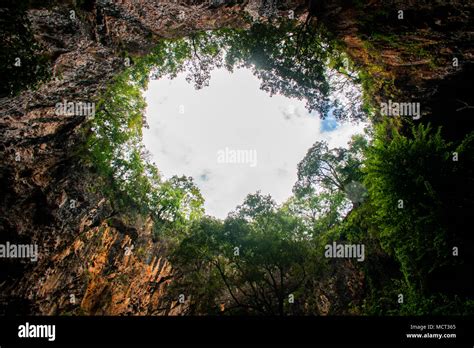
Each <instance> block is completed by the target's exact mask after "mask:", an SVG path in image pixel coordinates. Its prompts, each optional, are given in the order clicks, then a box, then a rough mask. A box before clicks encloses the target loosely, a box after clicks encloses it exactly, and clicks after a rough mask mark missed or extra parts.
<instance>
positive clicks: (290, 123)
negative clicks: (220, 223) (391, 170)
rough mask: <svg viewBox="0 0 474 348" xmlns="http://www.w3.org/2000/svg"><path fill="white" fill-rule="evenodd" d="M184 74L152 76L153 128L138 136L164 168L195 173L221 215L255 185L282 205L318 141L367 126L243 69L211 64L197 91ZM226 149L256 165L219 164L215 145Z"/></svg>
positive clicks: (209, 205) (209, 206)
mask: <svg viewBox="0 0 474 348" xmlns="http://www.w3.org/2000/svg"><path fill="white" fill-rule="evenodd" d="M185 76H186V73H183V74H180V75H178V77H177V78H175V79H173V80H169V79H167V78H162V79H159V80H152V81H150V83H149V86H148V90H147V91H146V93H145V98H146V101H147V104H148V108H147V111H146V118H147V122H148V124H149V126H150V128H149V129H144V130H143V140H144V143H145V146H146V147H147V149H148V150H149V151H150V152H151V154H152V156H153V158H152V160H153V161H154V162H155V163H156V164H157V167H158V169H159V171H160V172H161V174H162V175H163V176H164V177H165V178H169V177H171V176H173V175H186V176H192V177H193V178H194V180H195V183H196V184H197V185H198V187H199V188H200V190H201V193H202V195H203V197H204V199H205V209H206V214H208V215H212V216H215V217H218V218H225V217H226V216H227V214H228V213H229V212H230V211H232V210H234V209H235V207H236V206H237V205H239V204H241V203H242V202H243V200H244V198H245V197H246V195H247V194H249V193H255V192H256V191H257V190H261V191H262V193H263V194H271V195H272V197H273V198H274V199H275V200H276V201H277V202H278V203H283V202H284V201H285V200H286V199H287V198H288V197H290V196H291V189H292V187H293V185H294V183H295V182H296V179H297V165H298V163H299V162H300V161H301V160H302V159H303V158H304V156H305V154H306V152H307V151H308V149H309V148H310V147H311V145H312V144H313V143H314V142H315V141H317V140H323V139H324V140H326V141H328V143H329V146H330V147H338V146H346V145H347V141H348V140H349V139H350V137H351V136H352V135H353V134H356V133H360V132H362V129H363V127H364V124H359V125H351V124H350V123H348V124H344V125H338V124H336V122H335V120H327V121H321V120H320V118H319V117H318V116H317V115H314V114H313V115H310V114H309V113H308V112H307V110H306V109H305V108H304V102H303V101H299V100H297V99H288V98H286V97H284V96H281V95H274V96H273V97H270V96H269V94H267V93H266V92H264V91H261V90H260V88H259V86H260V81H259V80H258V79H257V78H256V77H255V76H253V74H252V73H251V71H250V70H247V69H236V70H235V71H234V73H230V72H228V71H227V70H225V69H216V70H214V71H213V72H212V73H211V80H210V85H209V87H205V88H203V89H201V90H196V89H195V88H194V86H193V84H190V83H188V82H186V81H185ZM292 110H293V112H292ZM226 147H227V148H228V149H229V150H256V153H257V165H256V166H251V163H247V164H235V163H219V162H218V151H219V150H225V148H226Z"/></svg>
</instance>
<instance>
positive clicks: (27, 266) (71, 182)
mask: <svg viewBox="0 0 474 348" xmlns="http://www.w3.org/2000/svg"><path fill="white" fill-rule="evenodd" d="M60 3H61V4H56V3H55V2H51V4H49V5H48V6H39V5H35V2H33V5H31V6H30V7H29V8H27V9H26V17H27V19H28V21H29V22H30V25H31V32H32V34H33V36H34V40H35V41H36V42H37V43H39V44H40V46H41V47H42V50H43V55H44V56H45V57H47V64H48V69H49V72H50V75H51V78H50V79H49V80H47V81H46V82H45V83H43V84H41V85H40V86H39V87H38V88H37V89H28V90H23V91H21V93H19V94H18V95H16V96H4V97H2V98H1V99H0V117H1V118H0V133H1V138H2V143H1V146H0V152H1V156H0V185H1V191H2V194H1V196H0V236H1V237H0V238H1V241H2V242H5V241H10V242H17V243H34V244H37V245H38V246H39V258H38V261H37V262H30V261H24V262H20V261H19V260H9V261H2V266H1V272H2V273H1V279H0V282H1V283H0V294H1V301H2V305H1V311H2V312H3V313H4V314H111V315H118V314H139V315H140V314H143V315H153V314H157V315H161V314H180V313H182V312H183V308H182V307H183V306H184V305H179V304H178V303H176V301H171V300H169V299H167V298H168V297H167V296H165V293H166V288H167V284H169V282H170V281H172V270H171V267H170V264H169V263H168V262H167V260H166V259H165V258H164V257H161V256H160V255H164V254H165V253H164V252H165V250H166V246H165V245H161V244H160V243H155V242H153V240H152V238H151V226H150V223H149V221H148V220H146V219H145V218H144V219H143V221H129V220H128V219H127V217H126V212H115V211H113V209H112V207H111V204H110V202H109V201H108V199H107V197H102V196H101V195H99V194H98V193H95V192H94V190H93V189H92V183H94V182H95V181H96V180H97V178H96V177H95V175H96V174H94V172H93V171H92V169H91V168H88V167H87V166H86V165H84V164H83V163H79V162H77V161H76V160H75V158H76V157H75V156H74V149H75V147H76V145H77V142H78V141H79V139H80V130H81V125H82V124H83V122H84V121H85V117H83V116H63V115H56V113H55V104H56V103H57V102H60V101H63V100H70V101H71V100H75V101H93V100H96V98H97V96H98V95H99V94H100V92H101V91H102V90H103V89H104V87H105V86H106V85H107V83H108V82H109V81H110V80H111V78H112V77H113V76H114V75H116V74H117V73H119V72H120V71H121V70H122V69H124V68H125V64H124V59H123V57H122V56H121V54H122V53H123V52H124V51H126V52H128V53H129V54H135V55H136V54H138V55H144V54H146V53H147V52H149V50H150V49H151V48H152V47H153V46H154V43H155V42H156V41H157V40H158V39H159V38H163V37H166V38H169V37H176V36H183V35H187V34H189V33H192V32H193V31H196V30H202V29H215V28H221V27H228V26H231V27H244V26H246V25H247V24H246V21H245V20H244V19H245V17H246V16H250V17H253V18H260V19H262V20H265V18H266V16H267V15H268V13H270V12H275V11H277V12H278V11H280V15H286V11H287V10H290V9H293V10H295V12H296V14H297V15H298V14H303V13H304V11H306V10H305V8H306V7H305V2H304V1H292V0H291V1H287V2H285V4H283V5H282V4H280V5H279V6H278V7H277V6H276V2H271V1H265V0H248V1H245V2H242V3H239V2H228V1H214V2H207V1H206V2H203V1H193V0H188V1H185V2H180V3H177V2H171V1H170V2H168V1H167V2H157V1H153V0H133V1H132V0H116V1H107V0H97V1H83V2H80V3H81V5H80V6H78V5H76V2H75V1H69V2H60ZM341 3H342V4H344V2H341ZM341 3H339V2H337V1H336V2H327V3H326V2H320V3H319V4H318V6H313V7H312V10H311V11H314V15H315V16H316V17H317V18H318V19H317V20H321V21H324V22H325V23H327V24H328V26H329V28H330V30H332V32H333V34H334V35H335V36H336V37H338V38H339V39H340V40H341V41H343V42H344V43H345V44H346V45H347V49H348V51H349V53H350V54H351V56H352V57H353V59H354V60H355V62H356V63H357V64H358V65H359V66H360V67H366V68H369V69H372V70H374V69H376V71H375V72H374V71H371V73H372V74H375V75H376V74H379V75H380V77H382V78H383V79H385V80H390V79H391V80H394V81H395V84H396V85H397V86H396V87H400V86H401V85H403V86H408V87H404V91H405V92H406V93H407V94H408V95H409V94H412V95H416V97H420V96H425V95H426V93H428V92H429V93H431V94H430V95H431V96H432V98H435V97H436V96H437V98H439V94H438V95H437V94H436V93H441V92H439V91H440V90H441V87H440V88H439V89H438V86H439V85H440V81H441V80H443V79H444V80H446V79H448V80H452V81H453V82H452V83H453V84H455V83H456V76H457V74H460V73H471V74H472V70H469V69H468V68H467V62H468V61H470V60H471V61H472V58H473V54H474V51H473V48H472V45H470V46H469V45H467V44H466V42H468V41H472V33H473V30H472V24H470V23H469V14H472V6H471V7H469V6H468V5H466V4H464V3H463V2H461V1H460V2H455V4H454V5H453V6H452V8H451V9H452V10H451V12H443V11H440V12H439V14H438V17H439V18H438V17H433V18H432V19H430V22H429V23H428V22H423V23H424V24H423V25H421V24H420V27H419V28H416V30H415V31H414V32H413V33H412V34H410V35H412V39H413V40H415V41H416V40H418V41H420V42H421V43H422V44H423V45H426V46H427V47H428V46H429V47H434V48H433V49H434V50H435V51H436V54H437V57H438V60H439V61H437V65H435V66H433V65H430V64H428V63H429V62H427V61H426V59H427V58H426V59H425V60H423V59H418V58H417V57H413V56H411V55H409V54H408V51H409V49H408V48H406V47H403V45H401V46H400V47H399V48H398V49H395V48H394V47H392V46H390V45H389V44H387V43H386V42H385V41H383V40H381V41H374V42H373V47H366V46H365V45H364V41H363V40H362V39H361V38H360V35H359V33H361V32H362V33H363V34H364V35H368V34H367V33H366V32H364V30H365V31H367V28H365V29H364V27H363V26H361V25H360V23H361V19H360V16H361V13H364V11H365V13H367V11H369V13H370V11H371V10H372V11H373V13H376V11H379V10H380V7H381V4H380V3H381V2H380V3H379V2H377V1H372V2H370V3H369V4H367V5H364V7H362V8H358V7H357V6H355V5H350V6H349V5H342V4H341ZM417 3H418V2H417ZM402 5H403V6H405V7H407V5H406V4H401V3H400V4H398V3H397V2H394V4H393V6H394V8H397V7H396V6H402ZM412 6H415V5H414V4H412ZM416 6H421V7H422V6H423V4H422V5H416ZM421 7H420V8H421ZM384 8H385V6H384ZM426 11H428V10H426ZM9 13H10V10H7V9H4V10H2V15H4V16H8V15H9ZM407 13H408V15H409V14H410V10H409V11H408V12H407ZM446 13H448V14H446ZM446 16H454V17H455V18H456V21H457V22H456V21H455V23H457V24H456V25H455V27H451V24H450V25H448V24H446V23H448V18H447V17H446ZM439 21H440V22H439ZM452 22H453V21H449V23H452ZM407 23H416V21H410V22H407ZM427 23H428V24H427ZM390 25H392V24H390ZM390 25H389V24H387V26H386V28H387V31H388V32H389V31H390V30H394V29H393V26H392V29H390ZM410 25H411V24H410ZM410 25H409V26H408V27H409V28H408V29H407V31H409V29H410V28H411V27H410ZM438 27H439V30H435V29H434V28H438ZM462 33H464V34H462ZM10 34H11V35H13V34H14V33H10ZM406 35H407V36H405V38H404V39H403V40H407V39H408V34H406ZM369 41H370V40H369ZM384 45H385V46H384ZM430 49H431V48H430ZM374 52H378V53H377V54H379V55H381V56H384V57H388V58H389V59H388V60H384V61H385V62H388V63H384V66H381V65H380V64H375V63H374V61H376V56H375V53H374ZM453 55H455V56H456V57H458V58H459V61H460V62H461V64H464V63H466V64H464V65H463V66H462V67H461V68H457V67H453V66H452V64H451V65H450V64H448V63H449V62H451V60H452V58H453V57H452V56H453ZM415 58H417V59H418V60H416V61H413V60H412V59H415ZM401 66H410V69H400V67H401ZM469 71H470V72H469ZM407 81H408V84H406V83H405V82H407ZM404 83H405V84H404ZM442 88H444V89H449V88H447V87H446V86H444V87H442ZM376 91H377V92H378V94H377V97H384V93H385V92H384V90H383V89H382V87H380V88H379V89H377V90H376ZM460 93H461V96H460V98H459V99H461V100H462V102H465V103H468V104H469V103H470V100H471V99H469V98H471V97H469V98H468V96H467V95H465V94H466V93H465V91H464V92H460ZM450 103H451V102H450ZM452 103H453V104H452V107H455V104H454V103H455V101H453V102H452ZM472 104H473V103H471V104H470V105H472ZM462 106H463V105H459V107H462ZM462 112H463V111H461V113H462ZM458 115H459V113H458ZM132 246H133V249H132ZM347 277H348V279H349V280H350V282H352V283H358V282H359V281H361V279H360V277H359V276H357V275H356V271H354V272H353V274H352V276H350V275H348V276H347ZM344 279H346V278H344ZM333 288H334V289H333V290H331V288H330V287H329V288H328V289H329V290H327V291H329V292H332V293H333V294H332V295H331V294H327V293H326V294H324V293H323V292H322V293H321V294H320V303H319V304H318V306H319V307H320V311H321V313H323V314H324V313H328V312H329V311H330V310H329V307H330V304H329V303H328V301H330V300H328V298H329V299H335V298H336V297H335V295H334V293H337V291H338V290H337V289H335V288H336V286H333ZM359 289H360V285H359V284H358V285H357V286H352V287H351V289H350V291H359ZM353 295H354V296H356V295H355V294H353ZM331 296H332V297H331Z"/></svg>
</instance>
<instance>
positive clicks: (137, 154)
mask: <svg viewBox="0 0 474 348" xmlns="http://www.w3.org/2000/svg"><path fill="white" fill-rule="evenodd" d="M124 60H125V62H126V64H127V65H130V58H128V57H125V58H124ZM132 63H133V64H132V66H131V67H130V68H129V69H127V70H126V71H125V72H124V73H123V74H122V75H120V76H119V77H118V78H117V79H116V80H115V82H114V84H113V85H112V86H111V87H110V88H109V89H108V90H107V92H106V93H105V94H104V97H103V99H102V100H101V101H100V102H99V103H98V108H97V109H98V112H97V116H96V117H95V120H94V124H93V127H92V132H93V133H92V136H91V137H90V141H89V145H90V148H91V152H92V154H93V156H94V158H95V161H96V162H98V163H99V165H98V168H99V170H102V171H104V172H105V173H106V174H107V175H109V176H110V177H112V178H113V179H112V180H113V181H114V182H113V183H112V185H113V186H114V187H115V188H116V189H118V191H119V192H122V193H124V192H126V195H127V196H128V197H122V198H121V199H119V200H117V201H119V202H123V204H124V205H131V206H134V207H137V208H138V210H142V211H145V212H151V213H152V215H156V218H157V220H158V221H164V220H172V221H175V220H176V219H181V218H183V219H189V218H191V217H192V216H193V215H196V216H197V215H201V214H202V213H204V212H205V213H207V214H209V215H212V216H215V217H218V218H222V219H224V218H225V217H226V215H227V214H228V213H229V212H231V210H232V209H233V208H234V207H236V206H237V205H238V204H239V203H240V202H242V201H243V199H244V198H245V196H246V195H247V194H251V193H252V192H263V193H265V194H270V195H271V196H272V197H273V198H275V199H276V201H277V202H278V203H279V204H282V203H284V202H285V201H286V200H287V199H289V198H290V197H291V195H292V188H293V186H294V184H295V182H296V180H297V166H298V163H299V162H300V161H301V160H302V159H303V157H304V155H305V154H306V152H307V151H308V149H309V148H310V147H311V145H313V143H314V142H315V141H318V140H320V141H322V140H325V141H326V142H327V143H328V144H329V145H330V147H347V146H348V142H349V141H350V139H351V136H352V135H354V134H356V133H362V132H363V129H364V127H366V126H367V123H366V122H365V120H366V110H364V103H363V100H362V91H361V88H360V86H359V82H360V81H359V77H358V75H357V73H356V72H355V71H354V69H353V68H352V67H351V66H350V63H349V59H348V57H347V56H345V55H344V54H343V53H341V52H340V51H339V50H338V49H337V48H336V47H333V46H331V44H330V42H329V41H327V40H326V39H325V38H324V36H323V35H322V34H321V33H320V32H319V31H318V30H316V29H311V28H309V27H305V26H301V25H298V24H297V23H295V22H293V21H287V20H284V21H281V22H279V23H278V24H277V25H275V24H268V23H267V24H262V23H256V24H254V25H252V27H251V28H250V29H248V30H239V29H232V30H231V29H222V30H217V31H204V32H198V33H195V34H192V35H190V36H188V37H184V38H180V39H172V40H163V41H161V42H160V43H159V44H158V46H157V47H156V48H155V49H154V50H153V52H152V53H151V54H149V55H148V56H146V57H144V58H141V59H139V60H137V61H135V62H132ZM211 77H212V80H213V82H214V84H215V86H214V85H213V83H212V82H211ZM257 164H259V165H257ZM154 186H158V187H160V189H158V190H157V192H154V190H153V189H152V187H154ZM163 188H164V189H163ZM176 189H179V190H181V194H180V195H178V196H179V198H176V193H172V192H173V191H174V190H176ZM116 191H117V190H116ZM164 191H165V192H164ZM121 196H123V195H121ZM165 197H166V198H165ZM203 204H204V207H202V205H203ZM164 205H166V206H164ZM157 207H158V209H157ZM204 208H205V209H204Z"/></svg>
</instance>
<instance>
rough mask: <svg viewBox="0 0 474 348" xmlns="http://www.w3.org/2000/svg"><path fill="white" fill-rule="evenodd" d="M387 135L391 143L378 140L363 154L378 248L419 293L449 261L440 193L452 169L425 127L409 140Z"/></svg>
mask: <svg viewBox="0 0 474 348" xmlns="http://www.w3.org/2000/svg"><path fill="white" fill-rule="evenodd" d="M392 136H393V139H392V141H390V142H387V141H383V140H382V139H381V138H377V139H376V140H375V141H374V146H373V147H372V148H371V149H370V151H369V152H368V159H367V162H366V166H367V167H366V172H367V177H366V185H367V188H368V190H369V192H370V196H371V199H372V201H373V204H374V205H375V206H376V207H377V211H376V213H375V214H374V216H373V218H374V219H375V221H376V222H377V225H378V226H379V229H380V238H381V241H382V245H383V246H384V248H385V250H386V251H387V252H389V253H390V254H392V255H394V256H395V257H396V259H397V260H398V261H399V262H400V264H401V267H402V272H403V274H404V276H405V279H406V281H407V282H408V284H410V286H412V287H414V288H415V289H420V290H422V289H423V285H424V284H423V281H424V279H426V276H427V275H428V274H429V273H430V272H432V271H433V270H434V269H435V268H437V267H440V266H442V265H443V264H445V263H447V262H449V259H450V257H449V256H450V252H449V250H450V247H449V246H450V243H449V240H448V239H447V235H446V233H445V231H446V226H445V225H444V224H443V222H442V221H440V216H442V209H443V202H442V201H441V197H440V195H439V191H440V190H442V186H444V185H445V183H446V181H447V180H449V178H450V172H452V169H453V162H452V161H451V156H450V150H451V146H450V144H448V143H446V142H445V141H444V140H443V139H442V138H441V134H440V130H438V131H437V132H436V133H433V132H432V130H431V128H430V127H429V126H423V125H420V126H418V127H417V128H415V129H414V130H413V138H408V137H405V136H402V135H401V134H399V133H398V132H396V131H393V134H392ZM402 205H403V206H402Z"/></svg>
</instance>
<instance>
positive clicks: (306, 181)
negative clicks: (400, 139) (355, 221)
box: [293, 135, 368, 206]
mask: <svg viewBox="0 0 474 348" xmlns="http://www.w3.org/2000/svg"><path fill="white" fill-rule="evenodd" d="M367 146H368V142H367V139H366V138H365V137H364V136H362V135H356V136H354V137H353V138H352V141H351V143H350V144H349V148H348V149H345V148H334V149H329V148H328V144H327V143H326V142H325V141H317V142H315V143H314V145H313V146H312V147H311V148H310V149H309V150H308V152H307V154H306V156H305V157H304V159H303V160H302V161H301V162H300V163H299V164H298V181H297V182H296V184H295V186H294V188H293V192H294V193H295V194H296V195H297V196H308V194H311V193H313V194H314V193H315V192H319V191H321V190H326V191H327V192H330V193H334V192H337V191H341V192H346V195H347V196H348V198H349V199H351V201H352V203H353V205H354V206H357V205H358V204H359V203H360V202H361V200H362V198H363V195H364V189H363V187H361V186H360V184H358V183H360V182H361V181H362V178H363V172H362V170H361V169H362V161H363V156H364V155H363V152H364V150H365V149H366V148H367ZM357 189H359V190H360V192H357Z"/></svg>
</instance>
